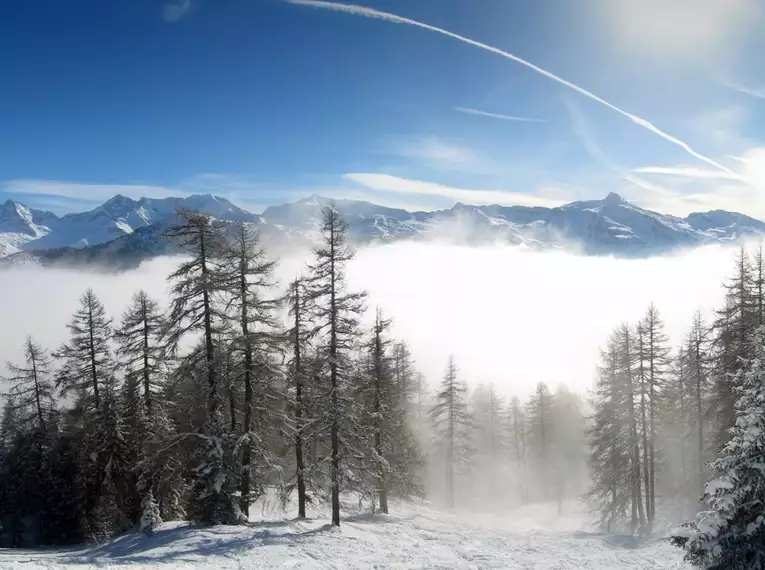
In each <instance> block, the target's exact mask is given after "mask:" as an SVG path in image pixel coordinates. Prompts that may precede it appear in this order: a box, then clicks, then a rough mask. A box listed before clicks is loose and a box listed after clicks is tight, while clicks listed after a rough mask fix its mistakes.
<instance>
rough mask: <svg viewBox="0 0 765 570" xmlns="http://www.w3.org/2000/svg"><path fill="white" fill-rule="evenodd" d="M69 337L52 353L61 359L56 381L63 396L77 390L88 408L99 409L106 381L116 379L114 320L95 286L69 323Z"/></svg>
mask: <svg viewBox="0 0 765 570" xmlns="http://www.w3.org/2000/svg"><path fill="white" fill-rule="evenodd" d="M67 328H68V329H69V335H70V340H69V342H68V343H65V344H63V345H62V346H61V348H59V350H58V351H57V352H56V353H55V354H54V355H53V356H54V358H56V359H58V360H60V361H62V366H61V368H60V369H59V370H58V371H57V373H56V384H57V386H58V388H59V389H60V390H61V395H62V396H67V395H69V394H71V393H75V394H76V395H77V396H78V398H79V399H80V403H81V405H82V407H83V409H85V410H89V411H91V412H94V413H98V411H99V410H100V408H101V400H102V397H103V392H104V390H105V388H106V384H107V383H110V382H113V381H114V360H113V358H112V352H111V347H110V345H109V343H110V341H111V340H112V322H111V319H109V318H108V317H107V316H106V311H105V310H104V306H103V305H102V304H101V302H100V301H99V300H98V298H97V297H96V295H95V293H94V292H93V290H92V289H88V290H87V291H86V292H85V294H84V295H83V296H82V297H81V298H80V308H79V309H78V310H77V311H76V312H75V313H74V315H73V317H72V321H71V323H70V324H69V325H67Z"/></svg>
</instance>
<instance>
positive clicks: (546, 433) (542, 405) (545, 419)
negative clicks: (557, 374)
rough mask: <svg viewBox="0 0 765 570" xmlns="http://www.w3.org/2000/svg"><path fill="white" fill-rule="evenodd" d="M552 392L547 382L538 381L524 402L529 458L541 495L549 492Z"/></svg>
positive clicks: (544, 495)
mask: <svg viewBox="0 0 765 570" xmlns="http://www.w3.org/2000/svg"><path fill="white" fill-rule="evenodd" d="M552 400H553V397H552V394H551V393H550V389H549V388H548V387H547V384H545V383H544V382H539V383H538V384H537V386H536V390H535V391H534V393H533V394H532V395H531V397H530V398H529V401H528V402H527V403H526V419H527V426H528V431H527V436H526V441H527V443H528V449H529V451H530V454H531V455H530V457H529V459H530V460H531V461H532V463H533V468H534V470H535V475H536V479H537V481H538V482H539V484H540V486H541V489H539V491H540V492H541V494H542V496H543V497H544V498H548V497H549V493H550V484H551V481H550V461H551V455H550V447H551V440H552Z"/></svg>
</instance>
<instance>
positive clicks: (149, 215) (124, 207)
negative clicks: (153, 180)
mask: <svg viewBox="0 0 765 570" xmlns="http://www.w3.org/2000/svg"><path fill="white" fill-rule="evenodd" d="M178 208H183V209H187V210H194V211H199V212H204V213H206V214H210V215H211V216H213V217H215V218H217V219H220V220H226V221H232V222H235V221H248V222H256V221H259V216H256V215H254V214H250V213H249V212H245V211H244V210H242V209H241V208H238V207H237V206H234V205H233V204H232V203H231V202H229V201H228V200H226V199H224V198H220V197H217V196H211V195H209V194H195V195H192V196H189V197H187V198H164V199H153V198H141V199H140V200H133V199H131V198H127V197H125V196H121V195H117V196H115V197H114V198H111V199H110V200H109V201H107V202H105V203H104V204H102V205H101V206H98V207H97V208H95V209H93V210H90V211H87V212H81V213H76V214H66V215H65V216H62V217H61V218H58V220H57V222H56V226H55V231H51V232H48V233H46V235H43V236H41V237H39V238H38V239H36V240H34V243H27V244H26V245H25V247H24V249H26V250H38V249H50V248H60V247H87V246H94V245H98V244H102V243H106V242H108V241H111V240H114V239H117V238H120V237H122V236H125V235H129V234H132V233H133V232H135V231H136V230H138V229H139V228H143V227H147V226H151V225H155V224H165V223H167V222H168V221H169V220H172V219H174V218H175V212H176V210H177V209H178Z"/></svg>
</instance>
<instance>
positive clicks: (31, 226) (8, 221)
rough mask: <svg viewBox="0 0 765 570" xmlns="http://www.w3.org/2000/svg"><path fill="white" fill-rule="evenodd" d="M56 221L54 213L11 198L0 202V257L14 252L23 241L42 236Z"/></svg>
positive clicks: (18, 249)
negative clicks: (36, 208)
mask: <svg viewBox="0 0 765 570" xmlns="http://www.w3.org/2000/svg"><path fill="white" fill-rule="evenodd" d="M57 221H58V218H57V217H56V215H55V214H52V213H50V212H44V211H42V210H34V209H32V208H27V207H26V206H24V205H23V204H20V203H18V202H14V201H13V200H8V201H6V202H5V203H4V204H0V257H4V256H6V255H11V254H12V253H16V252H18V251H20V250H21V248H22V247H23V246H24V244H25V243H27V242H30V241H33V240H38V239H40V238H42V237H44V236H45V235H47V234H48V233H50V231H51V229H52V228H53V227H55V224H56V222H57Z"/></svg>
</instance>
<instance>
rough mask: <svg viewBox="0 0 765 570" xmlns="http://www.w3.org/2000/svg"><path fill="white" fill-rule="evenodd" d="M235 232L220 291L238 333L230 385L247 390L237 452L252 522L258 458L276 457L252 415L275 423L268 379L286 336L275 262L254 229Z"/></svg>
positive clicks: (243, 501)
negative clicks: (276, 292)
mask: <svg viewBox="0 0 765 570" xmlns="http://www.w3.org/2000/svg"><path fill="white" fill-rule="evenodd" d="M232 233H233V235H232V237H230V238H229V239H228V240H226V243H225V245H224V246H223V248H222V255H221V262H220V264H221V271H220V288H221V290H222V292H223V294H224V298H225V309H224V314H225V316H226V320H227V321H228V322H229V326H230V329H231V330H232V331H233V332H232V334H231V339H230V344H229V352H230V354H232V355H233V357H234V359H235V365H234V370H235V374H236V376H235V378H234V379H232V380H230V382H231V381H233V382H234V383H235V384H239V383H240V382H241V384H242V386H243V388H244V402H243V404H242V407H243V413H242V436H241V438H240V441H239V442H238V443H237V447H239V448H241V479H240V484H239V497H240V498H239V508H240V509H241V511H242V513H244V515H245V517H247V516H249V512H250V503H251V502H252V500H253V497H257V496H258V495H259V494H260V484H258V485H257V487H256V492H255V493H254V494H253V492H252V479H253V475H254V473H255V472H256V468H255V467H254V466H253V465H252V461H253V455H254V456H255V458H256V459H257V461H258V462H259V463H261V464H262V465H261V467H262V468H265V467H266V466H267V465H270V464H271V463H272V460H270V459H269V458H270V455H271V454H270V453H269V451H268V450H267V449H266V448H265V447H264V446H263V445H261V444H262V439H261V438H260V437H259V435H258V434H257V433H255V432H254V431H253V428H254V425H253V413H254V412H257V415H258V419H259V420H260V422H259V427H261V428H262V427H263V425H264V421H270V422H272V421H273V420H274V419H275V414H274V413H273V411H274V409H273V406H272V404H273V402H274V399H273V398H272V394H271V393H270V389H269V378H270V377H271V376H273V375H274V373H275V372H274V370H273V369H272V368H273V366H274V363H273V361H272V359H271V355H272V354H273V353H278V352H280V351H281V350H282V337H281V335H280V334H279V330H278V329H279V323H278V321H277V318H276V314H275V313H276V311H277V310H278V309H279V306H280V300H279V299H278V298H276V296H275V295H273V294H272V291H273V288H274V287H275V282H274V276H273V272H274V267H275V265H276V262H275V261H272V260H269V259H268V258H267V255H266V251H265V250H264V249H263V248H262V247H261V246H260V239H259V236H258V233H257V231H256V230H255V229H254V228H252V227H251V226H248V225H246V224H244V223H237V224H235V225H234V227H233V232H232ZM255 394H257V401H255ZM232 417H233V413H232Z"/></svg>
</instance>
